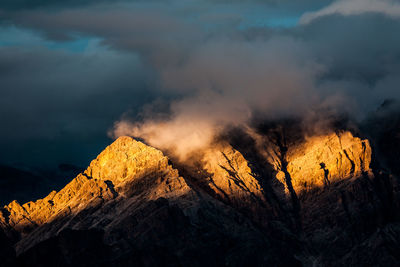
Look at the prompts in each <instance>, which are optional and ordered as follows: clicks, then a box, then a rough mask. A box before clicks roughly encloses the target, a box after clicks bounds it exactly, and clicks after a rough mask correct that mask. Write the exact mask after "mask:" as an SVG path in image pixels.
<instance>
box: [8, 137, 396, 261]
mask: <svg viewBox="0 0 400 267" xmlns="http://www.w3.org/2000/svg"><path fill="white" fill-rule="evenodd" d="M246 138H248V140H250V141H249V144H253V145H254V147H256V145H255V144H256V143H257V142H256V140H255V139H252V137H250V136H247V137H246ZM246 140H247V139H246ZM282 140H286V139H282ZM282 140H281V139H280V138H277V136H276V135H275V136H274V138H267V137H266V138H265V139H264V142H263V143H262V144H263V146H261V145H260V144H259V143H258V145H257V147H258V149H253V148H252V147H253V146H252V145H244V146H240V145H238V143H235V142H228V141H221V142H219V143H218V144H216V145H214V146H213V147H211V148H209V149H207V150H205V151H202V153H201V154H200V155H197V156H196V157H193V158H191V159H190V161H188V162H179V161H175V160H173V159H171V158H168V157H167V156H165V155H164V154H163V152H161V151H160V150H158V149H156V148H153V147H150V146H148V145H145V144H143V143H141V142H139V141H136V140H134V139H132V138H130V137H120V138H118V139H117V140H116V141H115V142H114V143H112V144H111V145H110V146H108V147H107V148H106V149H105V150H104V151H103V152H102V153H100V154H99V156H98V157H97V158H96V159H95V160H93V161H92V162H91V163H90V166H89V167H88V168H87V169H86V170H85V171H83V172H82V173H80V174H78V175H77V176H76V177H75V178H74V179H73V180H72V181H70V182H69V183H68V184H67V185H66V186H65V187H64V188H62V189H61V190H60V191H58V192H56V191H52V192H51V193H50V194H49V195H47V196H46V197H44V198H43V199H39V200H37V201H34V202H33V201H31V202H27V203H25V204H22V205H21V204H19V203H18V202H17V201H12V202H11V203H10V204H8V205H6V206H4V207H3V208H2V209H1V211H0V241H1V244H2V247H1V251H2V252H1V253H2V254H0V257H1V259H2V263H3V264H5V265H6V266H13V265H17V266H109V265H111V266H131V265H135V266H182V265H183V266H205V265H209V266H225V265H229V266H244V265H245V266H269V265H271V266H341V265H343V266H349V265H350V266H371V265H375V266H396V265H398V264H399V262H400V258H399V255H398V253H397V252H398V251H399V249H400V224H399V218H400V217H399V215H400V212H399V200H400V198H399V197H400V194H399V186H398V182H397V181H398V180H397V179H398V178H397V177H396V176H394V175H391V174H389V173H386V172H385V171H384V170H381V169H379V168H377V169H373V168H372V167H371V166H375V165H374V162H373V160H374V158H373V150H372V148H371V146H370V142H369V141H368V140H366V139H361V138H359V137H354V136H353V134H352V133H350V132H337V133H330V134H325V135H319V136H311V137H307V138H304V139H303V140H301V141H299V142H296V143H295V144H291V145H288V144H287V143H286V142H281V141H282ZM243 143H244V139H242V144H243Z"/></svg>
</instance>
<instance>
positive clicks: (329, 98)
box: [0, 1, 400, 158]
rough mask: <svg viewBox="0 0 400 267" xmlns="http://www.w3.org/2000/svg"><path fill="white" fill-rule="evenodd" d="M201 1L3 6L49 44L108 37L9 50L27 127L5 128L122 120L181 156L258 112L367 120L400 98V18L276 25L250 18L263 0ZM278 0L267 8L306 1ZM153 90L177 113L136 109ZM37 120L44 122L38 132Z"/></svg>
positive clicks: (75, 128)
mask: <svg viewBox="0 0 400 267" xmlns="http://www.w3.org/2000/svg"><path fill="white" fill-rule="evenodd" d="M195 2H196V3H198V2H201V1H195ZM204 2H207V1H204ZM330 2H331V1H324V2H323V4H324V5H326V4H330ZM193 3H194V2H191V4H188V3H185V4H180V3H178V2H177V1H172V2H169V3H167V4H166V3H161V2H151V3H143V2H141V3H139V2H135V3H119V4H116V5H104V4H102V5H92V6H84V7H79V8H65V7H62V8H61V7H60V8H57V9H30V10H17V11H15V10H14V11H10V12H6V18H7V20H8V21H9V22H10V23H12V24H13V25H14V27H16V28H18V29H21V28H25V29H30V31H31V32H32V33H34V34H36V36H40V37H41V38H42V39H45V40H46V42H50V43H52V44H57V43H59V44H64V46H65V45H66V44H68V43H71V41H72V42H73V41H74V40H75V41H79V40H81V39H88V40H100V41H99V42H100V43H99V44H97V45H96V47H97V49H98V48H99V47H101V48H102V49H104V51H100V52H99V53H97V54H96V56H91V55H89V54H86V52H85V51H83V52H82V51H81V52H79V53H75V54H74V55H72V54H73V53H71V51H68V52H66V51H64V50H56V51H53V50H52V48H50V47H47V46H46V47H45V48H44V50H43V51H40V52H38V50H36V49H37V48H35V49H33V48H29V46H28V47H25V48H24V49H25V51H23V50H22V49H21V47H19V49H16V48H15V47H13V48H12V49H11V48H10V47H8V48H7V50H4V51H6V52H4V53H3V55H2V56H3V59H2V60H3V62H7V64H4V65H1V63H0V75H2V77H3V78H4V79H3V80H2V81H4V84H5V86H6V87H5V88H6V89H5V92H6V93H5V94H3V95H4V96H6V97H5V98H4V99H7V100H4V101H5V102H4V104H5V106H4V112H7V111H12V112H15V110H18V108H13V107H12V106H11V105H7V103H11V102H13V100H14V102H15V99H17V102H18V104H19V107H22V108H21V112H20V113H19V114H18V116H14V117H16V118H18V119H17V120H16V122H15V125H18V126H15V125H14V123H13V122H12V121H10V120H6V119H4V120H3V121H4V124H5V125H11V126H12V127H9V129H10V130H9V132H8V133H7V134H4V136H8V137H9V138H11V136H13V132H17V131H21V128H22V126H21V125H28V126H29V127H30V128H29V129H28V130H27V131H26V133H27V135H30V136H41V137H43V138H51V136H52V135H53V134H54V132H55V131H56V130H55V129H65V128H68V132H70V133H72V132H73V133H74V134H76V135H84V133H89V132H90V134H97V135H98V136H100V135H101V134H103V135H104V131H105V129H107V128H109V127H110V126H111V125H112V124H113V122H114V121H117V122H116V123H115V129H112V131H113V130H114V133H113V134H114V135H115V136H119V135H126V134H127V135H133V136H135V137H141V138H143V139H145V140H146V141H147V142H148V143H151V144H153V145H154V146H156V147H159V148H163V149H166V150H171V151H172V150H173V151H175V153H176V154H178V155H179V156H181V157H183V158H184V157H186V156H187V154H188V153H191V152H192V151H196V150H198V149H201V148H202V147H205V146H207V145H209V144H210V143H212V142H213V140H214V138H215V137H217V136H218V135H219V134H220V133H221V132H223V131H224V129H225V128H226V127H229V126H232V125H233V126H240V127H248V126H249V125H250V124H251V123H252V121H253V119H254V118H264V119H275V118H282V117H289V116H297V117H303V118H307V117H308V116H310V114H311V116H315V114H317V113H321V112H319V111H320V110H328V109H329V110H330V111H334V112H336V113H337V114H339V113H351V114H352V115H353V117H355V118H357V119H362V118H363V117H365V116H366V114H368V112H370V111H371V110H373V109H374V108H375V107H376V106H377V105H379V104H380V103H379V102H380V101H383V100H384V99H385V98H390V97H398V96H399V93H397V91H396V90H395V89H393V88H396V83H397V81H398V79H397V77H399V72H398V71H397V70H398V69H399V63H400V60H399V58H400V48H399V47H400V37H398V36H397V35H394V34H393V32H396V30H397V28H398V27H399V23H400V22H399V21H398V20H397V19H393V18H392V17H390V16H386V15H384V14H382V13H376V12H375V13H370V12H367V13H365V12H363V13H360V14H356V15H354V16H341V15H329V16H328V15H327V16H321V17H319V19H315V20H313V21H312V23H306V24H302V25H297V26H293V27H289V28H279V27H278V28H274V27H268V26H265V25H263V24H262V23H261V24H258V23H256V22H254V21H249V20H251V19H252V16H251V15H252V14H255V15H254V17H257V19H258V18H260V12H259V8H260V6H261V5H262V4H261V3H259V2H257V5H256V6H257V10H255V8H254V6H253V4H254V3H252V4H251V5H250V4H246V3H242V4H239V3H237V4H235V5H232V6H226V4H224V3H222V2H220V3H219V4H218V5H216V6H215V8H214V9H212V8H210V7H214V6H213V4H212V1H208V2H207V4H201V5H199V6H195V5H193ZM308 3H309V6H310V7H311V6H312V7H314V9H315V7H317V6H318V3H317V1H309V2H308ZM275 4H276V5H275V6H273V5H269V6H270V7H269V8H271V10H272V9H274V8H278V7H284V8H286V9H287V10H290V9H291V8H294V6H296V5H297V4H293V3H292V4H290V3H289V2H277V3H275ZM224 5H225V6H226V9H223V8H221V7H223V6H224ZM299 5H300V4H299ZM320 5H321V4H320ZM217 7H218V8H217ZM238 7H240V8H238ZM318 8H321V6H318ZM294 9H296V8H294ZM298 10H301V8H298ZM282 12H283V13H285V12H288V13H291V12H292V11H290V12H289V11H282ZM298 12H300V11H298ZM283 13H282V14H283ZM294 13H296V12H294V11H293V14H294ZM279 14H281V13H279ZM254 17H253V19H254ZM247 22H248V23H247ZM243 25H247V26H246V27H243ZM254 25H256V26H254ZM257 25H261V26H257ZM3 36H4V35H3ZM3 38H4V37H3ZM17 39H18V38H17ZM35 40H36V39H35ZM35 42H36V41H35ZM39 43H40V42H39ZM4 49H5V48H4ZM26 51H28V52H26ZM82 53H83V54H82ZM6 54H9V55H10V57H9V58H7V60H4V58H6ZM0 62H1V61H0ZM12 88H17V90H16V91H15V92H18V94H17V93H13V91H12V90H13V89H12ZM7 94H8V95H9V97H8V98H7ZM20 95H21V97H20V98H19V96H20ZM57 97H58V98H60V99H59V100H57ZM155 98H159V99H163V100H164V102H166V103H167V106H168V109H164V107H162V111H161V110H160V105H159V103H160V102H155V103H154V104H152V105H150V106H151V108H147V110H146V112H142V114H143V116H138V113H139V111H140V110H141V109H142V108H143V106H145V105H147V106H148V104H149V103H151V102H152V101H153V100H154V99H155ZM32 99H33V103H30V100H32ZM42 99H44V100H42ZM46 105H47V106H48V108H47V109H46V108H45V107H46ZM43 107H44V108H43ZM42 109H45V111H43V110H42ZM52 109H54V112H50V111H51V110H52ZM125 111H127V112H125ZM160 113H161V114H162V115H160ZM11 114H12V113H11ZM29 114H34V116H32V117H30V116H29ZM120 114H124V115H122V116H121V117H120ZM313 114H314V115H313ZM329 114H331V113H329ZM118 118H119V119H118ZM27 121H28V122H29V123H26V122H27ZM35 123H39V124H40V123H43V125H42V127H37V128H34V127H33V126H32V125H34V124H35ZM47 125H51V127H50V126H47ZM65 125H68V127H65ZM19 133H20V132H18V133H17V134H14V136H15V138H17V137H16V136H21V134H19Z"/></svg>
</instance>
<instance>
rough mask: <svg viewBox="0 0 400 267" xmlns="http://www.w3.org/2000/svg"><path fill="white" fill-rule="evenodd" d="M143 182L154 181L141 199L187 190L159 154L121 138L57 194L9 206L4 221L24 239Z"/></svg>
mask: <svg viewBox="0 0 400 267" xmlns="http://www.w3.org/2000/svg"><path fill="white" fill-rule="evenodd" d="M144 178H146V179H149V178H152V179H151V181H152V182H154V183H153V184H152V185H151V186H148V187H146V190H144V191H142V192H140V194H141V198H142V200H143V201H144V200H145V199H149V200H150V199H153V198H154V199H157V198H159V197H167V196H168V197H179V196H180V195H183V194H185V193H187V191H189V187H188V186H187V185H186V183H185V182H184V180H183V178H182V177H179V175H178V172H177V171H176V170H174V169H173V168H172V167H171V166H170V165H169V164H168V159H167V157H165V156H164V155H163V154H162V152H161V151H158V150H156V149H154V148H152V147H149V146H146V145H144V144H143V143H141V142H137V141H135V140H133V139H132V138H129V137H121V138H119V139H118V140H116V141H115V142H114V143H113V144H112V145H110V146H108V147H107V148H106V149H105V150H104V151H103V152H102V153H101V154H100V155H99V156H98V157H97V158H96V159H95V160H93V161H92V162H91V164H90V166H89V167H88V168H87V170H86V171H85V172H84V173H82V174H79V175H78V176H77V177H76V178H74V179H73V180H72V181H71V182H70V183H69V184H67V185H66V186H65V187H64V188H63V189H62V190H60V191H59V192H56V191H53V192H51V193H50V194H49V195H48V196H46V197H45V198H43V199H39V200H37V201H35V202H28V203H25V204H23V205H20V204H19V203H18V202H17V201H13V202H11V203H10V204H9V205H7V206H5V207H4V208H3V210H2V211H1V213H0V222H2V224H3V225H6V226H8V227H12V228H13V229H14V230H16V231H17V232H18V233H20V234H21V235H22V236H25V235H26V234H29V233H31V232H32V231H33V230H34V229H36V228H37V227H39V226H40V225H43V224H45V223H50V222H52V221H56V220H60V219H61V220H62V219H64V218H67V217H71V216H76V215H77V214H79V213H80V212H82V211H84V210H87V209H90V208H96V207H99V206H101V205H103V204H104V203H106V202H108V201H110V200H113V199H116V198H118V197H119V196H120V195H122V196H124V195H127V194H133V193H132V191H134V186H132V183H136V184H140V182H141V179H144ZM153 180H154V181H153ZM167 184H168V185H167ZM127 185H128V186H127ZM57 230H58V229H57ZM50 233H51V232H49V234H50Z"/></svg>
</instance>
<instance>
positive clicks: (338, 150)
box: [272, 132, 371, 193]
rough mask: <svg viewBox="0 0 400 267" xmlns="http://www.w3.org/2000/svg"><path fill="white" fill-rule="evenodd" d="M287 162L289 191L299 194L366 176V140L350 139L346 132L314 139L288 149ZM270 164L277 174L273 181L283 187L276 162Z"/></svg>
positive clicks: (369, 150)
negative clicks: (290, 183)
mask: <svg viewBox="0 0 400 267" xmlns="http://www.w3.org/2000/svg"><path fill="white" fill-rule="evenodd" d="M287 162H288V166H287V170H288V172H289V173H290V176H291V179H292V184H293V188H294V189H295V191H296V192H297V193H299V192H302V191H304V190H310V189H312V188H314V187H322V186H325V185H329V184H330V183H332V182H336V181H338V180H341V179H345V178H351V177H359V176H361V175H362V174H364V173H365V174H366V173H368V172H369V171H370V163H371V146H370V144H369V141H368V140H361V139H360V138H358V137H354V136H353V135H352V134H351V133H350V132H342V133H338V134H337V133H332V134H329V135H324V136H314V137H310V138H307V139H306V140H305V142H304V143H303V144H300V145H296V146H294V147H290V148H289V149H288V152H287ZM272 164H273V165H274V166H275V169H276V170H277V171H278V173H277V175H276V176H277V178H278V179H279V180H280V181H281V182H282V183H284V184H285V181H284V179H285V175H284V173H283V172H282V171H280V169H279V166H278V165H277V162H276V161H275V162H272Z"/></svg>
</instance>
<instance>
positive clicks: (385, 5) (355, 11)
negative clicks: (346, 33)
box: [300, 0, 400, 24]
mask: <svg viewBox="0 0 400 267" xmlns="http://www.w3.org/2000/svg"><path fill="white" fill-rule="evenodd" d="M364 13H380V14H384V15H386V16H389V17H392V18H400V4H399V2H398V1H395V0H337V1H336V2H334V3H332V4H330V5H329V6H327V7H324V8H322V9H320V10H318V11H314V12H307V13H305V14H304V15H303V16H302V17H301V18H300V24H307V23H310V22H312V21H313V20H315V19H318V18H320V17H324V16H329V15H336V14H339V15H343V16H349V15H360V14H364Z"/></svg>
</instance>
